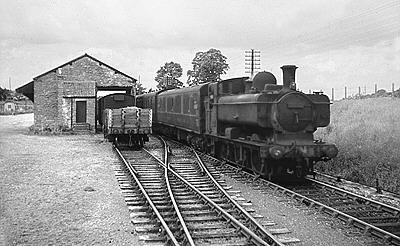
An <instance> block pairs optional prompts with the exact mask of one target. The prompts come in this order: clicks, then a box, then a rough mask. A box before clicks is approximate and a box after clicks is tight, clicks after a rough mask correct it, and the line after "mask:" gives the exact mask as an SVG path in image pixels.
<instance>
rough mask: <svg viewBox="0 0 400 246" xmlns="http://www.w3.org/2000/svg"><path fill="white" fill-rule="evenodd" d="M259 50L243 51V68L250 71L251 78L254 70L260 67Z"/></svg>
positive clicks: (247, 71)
mask: <svg viewBox="0 0 400 246" xmlns="http://www.w3.org/2000/svg"><path fill="white" fill-rule="evenodd" d="M260 60H261V58H260V51H259V50H254V49H251V50H246V51H245V59H244V61H245V63H244V64H245V69H246V71H245V72H246V73H250V77H251V79H253V76H254V71H256V70H258V69H260Z"/></svg>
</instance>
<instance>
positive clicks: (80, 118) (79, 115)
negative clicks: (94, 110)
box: [76, 101, 86, 123]
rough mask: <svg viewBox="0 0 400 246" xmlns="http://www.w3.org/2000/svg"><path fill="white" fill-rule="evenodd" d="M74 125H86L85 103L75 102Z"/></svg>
mask: <svg viewBox="0 0 400 246" xmlns="http://www.w3.org/2000/svg"><path fill="white" fill-rule="evenodd" d="M76 123H86V101H77V102H76Z"/></svg>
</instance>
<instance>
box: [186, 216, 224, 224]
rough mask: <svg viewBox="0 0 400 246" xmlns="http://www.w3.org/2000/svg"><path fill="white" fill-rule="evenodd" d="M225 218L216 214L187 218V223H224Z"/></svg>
mask: <svg viewBox="0 0 400 246" xmlns="http://www.w3.org/2000/svg"><path fill="white" fill-rule="evenodd" d="M224 220H225V219H224V218H221V217H218V216H217V215H216V214H214V215H204V216H190V217H186V218H185V221H186V223H193V222H209V221H224Z"/></svg>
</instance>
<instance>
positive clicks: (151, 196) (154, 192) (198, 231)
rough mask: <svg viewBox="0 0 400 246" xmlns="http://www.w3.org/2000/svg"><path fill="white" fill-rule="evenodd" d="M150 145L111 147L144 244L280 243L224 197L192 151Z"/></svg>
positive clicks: (178, 147)
mask: <svg viewBox="0 0 400 246" xmlns="http://www.w3.org/2000/svg"><path fill="white" fill-rule="evenodd" d="M163 142H164V141H163ZM150 145H153V148H152V149H143V150H141V151H128V150H123V149H122V150H120V149H118V148H115V150H116V152H117V154H118V155H119V157H120V158H121V160H122V162H123V166H121V167H120V168H117V170H116V175H117V178H118V181H119V183H120V187H121V189H122V191H123V193H124V196H125V201H126V203H127V204H128V208H129V210H130V212H131V219H132V222H133V223H134V224H135V230H136V231H137V232H138V233H139V234H140V237H141V239H142V240H143V241H145V242H146V244H156V245H158V244H162V245H164V244H168V245H238V246H239V245H279V246H283V245H284V244H283V243H282V242H281V240H279V239H278V238H277V237H275V236H274V235H273V234H272V233H271V232H269V231H267V230H266V229H265V228H264V227H263V226H261V225H260V224H259V223H258V222H257V221H256V220H255V219H254V218H253V217H252V216H251V215H250V214H249V212H247V211H246V210H245V209H244V208H242V207H241V206H240V205H239V204H238V203H237V202H236V201H235V200H233V199H232V198H231V197H230V195H229V194H228V193H227V191H225V189H224V188H223V187H222V185H221V184H220V183H223V182H221V181H220V180H218V173H216V172H215V171H214V173H212V172H213V170H209V169H208V168H207V167H206V166H205V165H204V163H203V162H202V161H201V158H200V157H199V156H198V155H197V153H196V152H195V151H193V150H192V149H190V148H188V147H185V146H183V145H181V144H178V143H176V142H168V144H167V143H165V142H164V144H163V145H164V146H161V145H160V144H157V143H151V144H150ZM171 149H172V151H171ZM171 152H173V154H172V155H171ZM214 177H216V179H215V178H214Z"/></svg>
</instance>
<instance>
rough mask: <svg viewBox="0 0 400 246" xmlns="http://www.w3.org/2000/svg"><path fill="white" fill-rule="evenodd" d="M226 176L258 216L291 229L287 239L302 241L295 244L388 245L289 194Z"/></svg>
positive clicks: (331, 245) (229, 183) (338, 245)
mask: <svg viewBox="0 0 400 246" xmlns="http://www.w3.org/2000/svg"><path fill="white" fill-rule="evenodd" d="M223 177H224V179H225V180H226V184H227V185H229V186H232V189H235V190H238V191H240V194H241V196H242V197H243V198H244V199H245V201H246V202H251V203H252V204H253V206H252V208H253V209H254V210H255V211H256V213H257V214H260V215H262V216H264V219H263V220H266V221H273V222H275V223H276V224H277V225H276V226H275V227H276V228H287V229H289V230H290V231H291V233H289V234H287V237H294V238H297V239H300V240H301V242H300V243H296V244H294V245H296V246H300V245H315V246H317V245H318V246H333V245H335V246H343V245H346V246H367V245H368V246H372V245H385V244H383V243H381V242H378V240H377V239H374V238H371V237H366V236H363V235H362V232H361V231H359V230H357V229H355V228H353V227H350V228H349V227H346V226H345V225H344V224H343V223H342V222H340V221H339V220H338V219H333V218H330V217H328V216H326V215H324V214H321V213H319V212H318V211H317V210H315V209H309V208H308V207H306V206H305V205H302V204H300V203H298V202H296V201H295V200H294V199H291V198H289V197H287V196H285V195H279V194H276V195H275V194H273V191H272V190H269V189H266V190H255V189H254V188H251V187H250V185H249V183H243V182H241V181H238V180H236V179H235V178H231V177H230V176H229V175H223ZM267 229H268V227H267Z"/></svg>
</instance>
